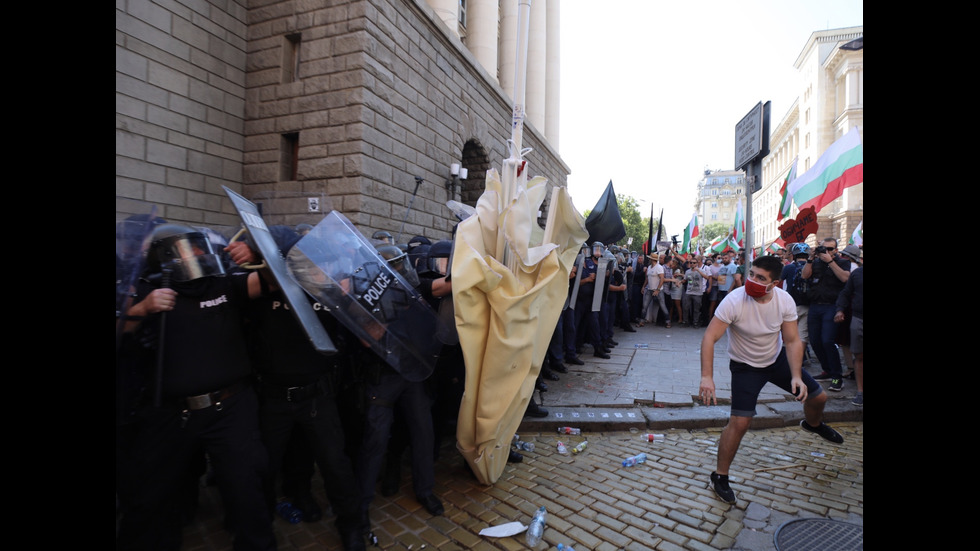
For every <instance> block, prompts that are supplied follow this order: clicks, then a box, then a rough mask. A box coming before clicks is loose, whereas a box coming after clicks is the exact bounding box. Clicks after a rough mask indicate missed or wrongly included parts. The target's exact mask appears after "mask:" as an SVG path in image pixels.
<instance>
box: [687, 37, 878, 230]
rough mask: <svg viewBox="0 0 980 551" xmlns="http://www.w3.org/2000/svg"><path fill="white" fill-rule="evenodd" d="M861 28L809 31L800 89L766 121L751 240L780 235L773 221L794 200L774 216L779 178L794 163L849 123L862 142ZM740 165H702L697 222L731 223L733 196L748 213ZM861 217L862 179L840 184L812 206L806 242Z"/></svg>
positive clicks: (812, 156) (814, 154)
mask: <svg viewBox="0 0 980 551" xmlns="http://www.w3.org/2000/svg"><path fill="white" fill-rule="evenodd" d="M863 43H864V27H846V28H842V29H831V30H826V31H817V32H814V33H813V34H812V35H810V38H809V40H807V43H806V45H805V46H804V47H803V50H802V51H801V52H800V55H799V56H798V57H797V60H796V63H795V65H794V66H795V67H796V69H797V70H798V71H799V76H800V90H801V91H802V95H801V96H800V97H798V98H797V99H796V101H795V102H794V103H793V105H792V106H791V107H790V108H789V110H788V111H787V112H786V114H785V115H784V116H783V118H782V120H779V121H773V122H772V125H771V126H772V131H771V132H770V135H769V155H767V156H766V157H765V158H764V159H763V161H762V182H763V183H762V187H761V189H760V190H759V191H757V192H755V193H753V194H751V198H752V209H751V210H752V212H751V217H752V224H751V231H752V246H753V248H756V249H758V248H759V247H768V246H769V245H770V244H771V243H772V242H773V241H775V240H776V239H777V238H779V237H780V232H779V226H780V225H781V224H782V223H783V222H785V221H786V220H787V219H788V218H794V219H795V218H796V215H797V213H798V212H799V209H798V208H797V207H796V205H794V206H793V207H792V210H791V212H790V215H789V217H788V218H784V219H783V220H780V221H777V220H776V216H777V213H778V210H779V203H780V198H781V196H780V194H779V191H780V189H781V187H782V184H783V180H784V179H785V178H786V174H787V173H788V172H789V170H790V167H791V166H792V164H793V159H795V158H797V157H798V158H799V160H798V162H797V174H803V173H804V172H805V171H806V170H808V169H809V168H810V167H811V166H813V165H814V164H815V163H816V162H817V160H818V159H819V158H820V155H822V154H823V153H824V151H826V150H827V148H828V147H830V145H831V144H833V143H834V142H835V141H836V140H837V139H838V138H840V137H841V136H843V135H844V134H846V133H847V131H848V130H850V129H851V128H852V127H854V126H857V127H858V130H859V132H860V134H861V139H862V144H863V143H864V141H863V140H864V50H863ZM746 193H747V191H746V182H745V172H744V171H741V170H738V171H736V170H709V169H707V168H706V169H705V171H704V176H703V177H702V178H701V180H699V181H698V191H697V197H696V199H695V203H694V209H695V212H697V213H698V220H699V221H700V223H701V225H702V226H706V225H708V224H712V223H717V222H720V223H723V224H725V225H726V226H732V225H733V224H734V223H735V213H736V210H737V206H738V202H739V201H741V202H742V209H743V212H744V213H746V215H748V209H747V208H746V206H747V205H746V204H745V197H746V195H745V194H746ZM863 219H864V184H863V183H861V184H858V185H856V186H853V187H850V188H847V189H846V190H844V194H843V195H842V196H841V197H840V198H838V199H837V200H835V201H834V202H833V203H831V204H829V205H827V206H826V207H824V208H823V209H822V210H821V211H820V212H818V213H817V224H818V226H819V230H818V232H817V234H816V235H811V236H810V237H808V238H807V242H808V243H810V244H811V245H814V244H815V243H816V242H817V241H818V240H820V239H823V238H824V237H836V238H837V239H838V240H839V241H841V243H846V242H847V240H848V239H849V238H850V237H851V234H852V233H853V232H854V229H855V228H856V227H857V225H858V224H860V223H861V220H863Z"/></svg>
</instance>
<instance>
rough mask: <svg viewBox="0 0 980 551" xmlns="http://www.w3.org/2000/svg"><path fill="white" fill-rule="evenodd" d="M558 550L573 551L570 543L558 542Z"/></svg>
mask: <svg viewBox="0 0 980 551" xmlns="http://www.w3.org/2000/svg"><path fill="white" fill-rule="evenodd" d="M558 551H575V550H574V549H572V546H571V545H569V546H566V545H565V544H564V543H559V544H558Z"/></svg>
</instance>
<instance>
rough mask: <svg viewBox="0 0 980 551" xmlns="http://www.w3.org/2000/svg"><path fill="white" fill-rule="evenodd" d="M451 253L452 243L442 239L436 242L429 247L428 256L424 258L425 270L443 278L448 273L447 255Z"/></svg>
mask: <svg viewBox="0 0 980 551" xmlns="http://www.w3.org/2000/svg"><path fill="white" fill-rule="evenodd" d="M452 252H453V242H452V241H449V240H446V239H442V240H440V241H436V242H435V243H433V244H432V246H431V247H429V254H428V255H427V258H426V267H425V268H426V270H427V271H429V272H432V273H435V274H438V275H439V276H444V275H446V273H447V272H448V271H449V255H451V254H452Z"/></svg>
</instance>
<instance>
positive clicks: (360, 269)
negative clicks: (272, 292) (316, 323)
mask: <svg viewBox="0 0 980 551" xmlns="http://www.w3.org/2000/svg"><path fill="white" fill-rule="evenodd" d="M286 265H287V268H288V270H289V273H290V275H291V276H292V277H293V279H294V280H295V281H296V282H297V283H299V285H300V286H301V287H302V288H303V289H305V290H306V292H307V293H309V294H310V295H311V296H312V297H313V298H315V299H316V300H317V301H318V302H319V303H320V304H322V305H324V306H326V307H328V308H329V312H330V313H331V314H332V315H333V316H334V317H336V318H337V320H338V321H339V322H340V323H342V324H343V325H344V326H345V327H347V328H348V329H349V330H351V331H352V332H353V333H354V334H355V335H357V336H358V337H359V338H360V339H361V340H362V341H363V342H364V343H366V344H368V345H369V346H370V347H371V349H372V350H373V351H374V352H375V353H376V354H377V355H378V356H379V357H380V358H382V359H383V360H384V361H385V362H386V363H387V364H388V365H390V366H391V367H392V369H394V370H395V371H397V372H398V373H399V374H401V376H402V377H404V378H405V379H407V380H409V381H413V382H417V381H423V380H425V379H427V378H428V377H429V376H430V375H431V374H432V371H433V369H435V364H436V360H437V359H438V356H439V352H440V351H441V349H442V346H443V344H442V342H440V341H439V340H438V339H437V338H436V335H437V334H442V333H443V332H444V331H445V328H443V327H441V325H442V322H441V321H440V320H439V317H438V315H437V314H436V311H435V310H434V309H433V308H432V306H430V305H429V303H428V302H427V301H426V300H425V298H424V297H422V295H421V294H419V292H418V291H417V290H416V289H415V288H414V287H413V286H412V285H411V284H410V283H409V282H408V281H407V280H406V279H405V278H404V277H403V276H402V275H401V274H400V273H399V272H398V271H397V270H396V269H394V268H393V267H392V266H390V265H389V264H388V262H387V261H386V260H385V259H384V257H382V256H381V255H380V254H379V253H378V252H377V249H375V247H374V245H372V244H371V242H370V241H369V240H368V239H367V238H366V237H364V235H362V234H361V232H359V231H358V230H357V228H355V227H354V225H353V224H351V222H350V221H349V220H347V218H345V217H344V215H342V214H340V213H339V212H337V211H333V212H331V213H329V214H328V215H327V216H325V217H324V218H323V220H322V221H321V222H320V223H319V224H317V225H316V226H315V227H314V228H313V229H312V230H310V232H309V233H308V234H306V235H305V236H304V237H302V238H301V239H300V240H299V241H298V242H297V243H296V245H294V246H293V248H292V249H290V251H289V254H288V255H287V256H286Z"/></svg>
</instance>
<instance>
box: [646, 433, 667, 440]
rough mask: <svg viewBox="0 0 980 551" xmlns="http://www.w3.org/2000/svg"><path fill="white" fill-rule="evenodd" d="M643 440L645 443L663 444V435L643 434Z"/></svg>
mask: <svg viewBox="0 0 980 551" xmlns="http://www.w3.org/2000/svg"><path fill="white" fill-rule="evenodd" d="M643 439H644V440H646V441H647V442H663V441H664V435H662V434H644V435H643Z"/></svg>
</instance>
